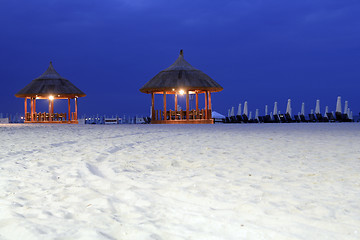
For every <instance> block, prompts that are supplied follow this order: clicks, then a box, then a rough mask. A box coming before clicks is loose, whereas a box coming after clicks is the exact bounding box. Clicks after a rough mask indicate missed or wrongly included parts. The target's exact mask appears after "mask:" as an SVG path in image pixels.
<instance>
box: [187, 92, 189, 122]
mask: <svg viewBox="0 0 360 240" xmlns="http://www.w3.org/2000/svg"><path fill="white" fill-rule="evenodd" d="M186 120H189V90H187V91H186Z"/></svg>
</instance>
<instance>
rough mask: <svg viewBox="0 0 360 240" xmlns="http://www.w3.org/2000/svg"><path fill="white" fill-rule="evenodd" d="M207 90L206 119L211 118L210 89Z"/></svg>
mask: <svg viewBox="0 0 360 240" xmlns="http://www.w3.org/2000/svg"><path fill="white" fill-rule="evenodd" d="M207 92H208V99H209V100H208V109H209V110H208V112H209V113H208V119H211V92H210V91H207Z"/></svg>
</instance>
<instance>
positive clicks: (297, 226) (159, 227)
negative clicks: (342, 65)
mask: <svg viewBox="0 0 360 240" xmlns="http://www.w3.org/2000/svg"><path fill="white" fill-rule="evenodd" d="M0 141H1V144H0V239H1V240H7V239H23V240H24V239H129V240H130V239H131V240H133V239H154V240H160V239H162V240H168V239H175V240H177V239H194V240H199V239H204V240H205V239H206V240H211V239H256V240H259V239H277V240H281V239H304V240H305V239H306V240H308V239H317V240H319V239H350V240H351V239H354V240H355V239H356V240H358V239H360V124H357V123H343V124H338V123H325V124H321V123H317V124H311V123H307V124H253V125H250V124H248V125H246V124H227V125H224V124H215V125H112V126H109V125H107V126H106V125H66V124H65V125H36V124H35V125H31V124H29V125H26V124H0Z"/></svg>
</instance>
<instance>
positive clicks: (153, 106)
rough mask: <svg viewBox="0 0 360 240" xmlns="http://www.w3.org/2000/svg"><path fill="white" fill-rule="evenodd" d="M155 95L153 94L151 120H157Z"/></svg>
mask: <svg viewBox="0 0 360 240" xmlns="http://www.w3.org/2000/svg"><path fill="white" fill-rule="evenodd" d="M154 95H155V94H154V93H153V92H152V93H151V120H156V117H155V96H154Z"/></svg>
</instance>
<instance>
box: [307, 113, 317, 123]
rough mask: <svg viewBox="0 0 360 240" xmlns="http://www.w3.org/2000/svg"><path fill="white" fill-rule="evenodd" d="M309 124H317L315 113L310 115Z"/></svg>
mask: <svg viewBox="0 0 360 240" xmlns="http://www.w3.org/2000/svg"><path fill="white" fill-rule="evenodd" d="M309 122H316V118H315V115H314V114H313V113H309Z"/></svg>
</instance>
